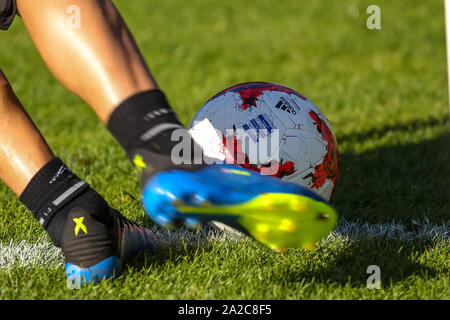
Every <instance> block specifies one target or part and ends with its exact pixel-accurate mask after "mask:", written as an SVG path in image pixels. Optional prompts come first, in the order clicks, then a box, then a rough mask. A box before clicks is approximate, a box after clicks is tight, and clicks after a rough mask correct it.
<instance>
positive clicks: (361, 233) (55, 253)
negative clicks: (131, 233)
mask: <svg viewBox="0 0 450 320" xmlns="http://www.w3.org/2000/svg"><path fill="white" fill-rule="evenodd" d="M153 232H154V233H155V235H156V237H157V238H158V240H159V241H160V247H168V246H178V247H179V246H184V245H199V246H203V245H206V244H208V243H211V242H218V241H224V240H231V241H236V240H239V239H240V238H241V237H242V235H239V234H236V233H231V232H229V231H227V232H223V231H220V230H218V229H217V228H213V227H205V228H203V229H202V230H200V231H198V232H190V231H188V230H183V229H181V230H178V231H176V232H171V231H168V230H165V229H162V228H159V227H154V228H153ZM358 239H368V240H384V239H396V240H399V241H429V240H435V241H449V240H450V222H449V223H442V224H432V223H430V222H428V221H425V222H421V223H417V222H415V221H412V222H411V224H406V225H405V224H400V223H390V224H389V223H376V224H369V223H362V222H360V221H353V222H348V221H346V220H344V219H341V221H340V222H339V224H338V226H337V227H336V229H335V230H333V232H331V233H330V234H329V235H328V237H327V238H325V239H323V240H322V243H323V244H327V243H330V244H331V243H348V241H355V240H358ZM63 264H64V258H63V256H62V253H61V250H60V249H57V248H55V247H54V246H53V245H52V244H51V243H50V242H49V241H48V240H47V239H42V240H40V241H37V242H35V243H28V242H27V241H25V240H24V241H21V242H12V241H10V242H9V243H2V242H0V270H2V269H3V270H5V269H11V268H16V267H21V268H27V267H37V266H42V267H44V266H46V267H49V266H57V265H61V266H62V265H63Z"/></svg>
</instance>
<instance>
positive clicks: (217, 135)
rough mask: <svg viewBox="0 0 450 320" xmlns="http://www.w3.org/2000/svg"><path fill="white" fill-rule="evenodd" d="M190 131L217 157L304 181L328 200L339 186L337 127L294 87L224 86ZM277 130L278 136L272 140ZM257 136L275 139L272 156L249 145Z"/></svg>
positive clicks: (263, 139)
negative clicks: (293, 88)
mask: <svg viewBox="0 0 450 320" xmlns="http://www.w3.org/2000/svg"><path fill="white" fill-rule="evenodd" d="M190 133H191V135H192V136H193V137H194V139H195V140H196V141H197V142H198V143H199V144H200V145H201V146H202V148H203V150H204V153H205V155H207V156H209V157H211V158H215V159H219V160H220V161H223V162H227V163H237V164H238V165H240V166H242V167H245V168H247V169H250V170H254V171H258V172H262V171H264V174H270V175H273V176H276V177H278V178H281V179H283V180H286V181H291V182H295V183H298V184H301V185H303V186H306V187H308V188H310V189H311V190H313V191H315V192H317V193H318V194H319V195H321V196H322V197H323V198H325V199H326V200H329V199H330V197H331V195H332V193H333V191H334V187H335V185H336V182H337V178H338V174H339V164H338V162H339V153H338V146H337V142H336V138H335V136H334V133H333V130H332V129H331V126H330V124H329V122H328V120H327V119H326V118H325V116H324V115H323V113H322V112H321V111H320V110H319V108H317V106H316V105H315V104H314V103H313V102H312V101H311V100H309V99H308V98H306V97H305V96H303V95H301V94H300V93H298V92H296V91H294V90H292V89H289V88H286V87H284V86H281V85H277V84H272V83H265V82H250V83H243V84H239V85H236V86H233V87H231V88H228V89H226V90H223V91H222V92H220V93H218V94H216V95H215V96H214V97H212V98H211V99H210V100H209V101H208V102H207V103H206V104H205V105H204V106H203V107H202V108H201V109H200V111H199V112H198V113H197V114H196V116H195V117H194V119H193V120H192V122H191V125H190ZM275 133H276V136H277V137H278V138H277V140H276V141H275V142H271V143H270V142H269V143H268V141H269V140H270V138H273V137H271V136H272V135H273V136H275ZM252 139H253V142H256V143H262V142H264V143H266V144H267V143H268V144H269V146H268V147H267V146H266V147H265V149H264V152H263V154H265V155H266V156H264V155H263V156H261V154H260V153H261V152H256V151H255V149H251V148H249V147H248V146H249V144H251V140H252ZM272 141H273V140H272ZM249 142H250V143H249ZM275 154H276V157H275V156H274V155H275Z"/></svg>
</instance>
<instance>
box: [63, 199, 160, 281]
mask: <svg viewBox="0 0 450 320" xmlns="http://www.w3.org/2000/svg"><path fill="white" fill-rule="evenodd" d="M86 207H89V208H86ZM156 243H157V241H156V237H155V236H154V235H153V233H152V232H151V231H150V230H149V229H147V228H144V227H142V226H140V225H138V224H136V223H134V222H132V221H130V220H128V219H126V218H125V217H124V216H122V215H121V214H120V213H119V212H117V211H116V210H114V209H112V208H110V207H109V206H108V205H107V204H106V202H104V203H102V202H100V203H97V205H90V206H85V207H76V208H74V209H72V210H71V211H70V213H69V217H68V219H67V222H66V225H65V228H64V231H63V236H62V240H61V248H62V250H63V253H64V256H65V258H66V266H65V271H66V277H67V284H68V286H69V287H71V288H79V287H80V286H81V285H84V284H91V283H93V284H96V283H98V282H99V281H101V280H103V279H110V278H112V279H114V278H117V277H119V276H120V275H121V274H122V269H123V264H124V263H125V261H126V260H127V259H128V258H129V257H131V256H134V255H136V254H137V253H139V252H141V251H147V252H153V251H155V249H156Z"/></svg>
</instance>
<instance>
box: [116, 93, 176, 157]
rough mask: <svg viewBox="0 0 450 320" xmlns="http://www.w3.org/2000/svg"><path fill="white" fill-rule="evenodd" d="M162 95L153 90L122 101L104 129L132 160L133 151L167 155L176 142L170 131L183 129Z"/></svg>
mask: <svg viewBox="0 0 450 320" xmlns="http://www.w3.org/2000/svg"><path fill="white" fill-rule="evenodd" d="M183 128H184V126H183V125H182V124H181V123H180V122H179V121H178V119H177V116H176V114H175V113H174V111H173V110H172V109H171V107H170V105H169V103H168V101H167V99H166V97H165V95H164V93H163V92H162V91H160V90H157V89H154V90H149V91H144V92H141V93H138V94H136V95H134V96H132V97H130V98H128V99H127V100H125V101H124V102H122V103H121V104H120V105H119V106H118V107H117V108H116V109H115V110H114V112H113V113H112V115H111V117H110V118H109V122H108V129H109V130H110V132H111V133H112V135H113V136H114V137H115V138H116V139H117V140H118V141H119V143H120V144H121V145H122V147H123V148H124V149H125V151H126V152H127V153H128V156H129V157H130V158H131V159H132V160H133V157H134V150H135V149H144V150H147V151H150V152H154V153H157V154H160V155H167V156H170V154H171V151H172V148H173V146H175V145H176V144H177V142H176V141H171V135H172V132H173V131H174V130H176V129H183Z"/></svg>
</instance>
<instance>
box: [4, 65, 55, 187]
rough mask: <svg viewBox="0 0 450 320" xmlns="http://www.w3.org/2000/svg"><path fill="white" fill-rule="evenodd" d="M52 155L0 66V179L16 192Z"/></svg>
mask: <svg viewBox="0 0 450 320" xmlns="http://www.w3.org/2000/svg"><path fill="white" fill-rule="evenodd" d="M53 157H54V155H53V153H52V151H51V150H50V148H49V146H48V145H47V143H46V142H45V140H44V138H43V137H42V135H41V134H40V133H39V131H38V130H37V128H36V126H35V125H34V124H33V122H32V121H31V119H30V118H29V116H28V115H27V113H26V111H25V110H24V108H23V107H22V105H21V104H20V102H19V100H18V99H17V97H16V96H15V94H14V92H13V90H12V88H11V86H10V85H9V83H8V81H7V79H6V77H5V75H4V74H3V73H2V72H1V70H0V179H1V180H3V181H4V182H5V183H6V184H7V185H8V186H9V187H10V188H11V189H12V190H13V191H14V192H15V193H16V194H17V195H20V194H21V193H22V191H23V190H24V189H25V187H26V186H27V184H28V182H29V181H30V180H31V178H33V176H34V175H35V174H36V173H37V172H38V171H39V170H40V169H41V168H42V167H43V166H44V165H45V164H46V163H47V162H49V161H50V160H51V159H52V158H53Z"/></svg>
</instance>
